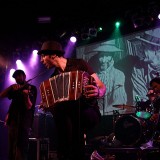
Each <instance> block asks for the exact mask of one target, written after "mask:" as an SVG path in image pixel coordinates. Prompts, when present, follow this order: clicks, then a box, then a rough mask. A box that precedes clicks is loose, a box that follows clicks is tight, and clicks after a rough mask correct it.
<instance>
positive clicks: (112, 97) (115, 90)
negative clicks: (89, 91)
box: [90, 42, 127, 114]
mask: <svg viewBox="0 0 160 160" xmlns="http://www.w3.org/2000/svg"><path fill="white" fill-rule="evenodd" d="M110 43H111V42H107V43H102V44H101V45H100V46H98V47H97V48H95V49H94V50H93V51H96V52H97V54H96V55H95V56H94V57H92V58H91V60H90V61H92V63H93V66H94V67H96V68H98V69H97V74H98V75H99V77H100V79H101V80H102V82H103V83H104V84H105V85H106V86H107V91H106V94H105V97H104V102H102V100H99V103H100V104H101V111H102V110H103V112H104V114H113V111H114V110H119V112H123V113H124V112H125V109H124V110H123V109H122V110H120V109H119V108H116V107H114V105H119V104H121V105H123V104H126V102H127V95H126V92H125V75H124V73H123V72H122V71H120V70H119V69H117V68H115V67H114V63H115V61H114V57H116V54H119V52H120V51H121V50H120V49H119V48H117V47H116V46H115V44H110ZM112 43H113V42H112ZM97 65H98V66H97ZM103 103H104V104H103ZM103 105H104V106H103Z"/></svg>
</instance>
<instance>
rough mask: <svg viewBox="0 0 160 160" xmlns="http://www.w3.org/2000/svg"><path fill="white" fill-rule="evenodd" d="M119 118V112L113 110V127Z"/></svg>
mask: <svg viewBox="0 0 160 160" xmlns="http://www.w3.org/2000/svg"><path fill="white" fill-rule="evenodd" d="M119 116H120V113H119V110H113V126H115V122H116V120H117V118H118V117H119Z"/></svg>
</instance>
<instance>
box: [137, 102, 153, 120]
mask: <svg viewBox="0 0 160 160" xmlns="http://www.w3.org/2000/svg"><path fill="white" fill-rule="evenodd" d="M153 112H154V107H153V104H152V103H150V102H149V101H146V102H137V104H136V116H137V117H138V118H144V119H149V118H150V117H151V115H152V114H153Z"/></svg>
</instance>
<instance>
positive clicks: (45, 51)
mask: <svg viewBox="0 0 160 160" xmlns="http://www.w3.org/2000/svg"><path fill="white" fill-rule="evenodd" d="M64 53H65V52H64V51H60V50H40V51H38V52H37V54H38V55H41V54H44V55H52V54H56V55H64Z"/></svg>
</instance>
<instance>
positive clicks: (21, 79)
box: [15, 74, 26, 85]
mask: <svg viewBox="0 0 160 160" xmlns="http://www.w3.org/2000/svg"><path fill="white" fill-rule="evenodd" d="M25 80H26V76H25V75H23V74H19V75H17V76H16V77H15V81H16V83H17V84H20V85H23V84H24V83H25Z"/></svg>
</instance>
